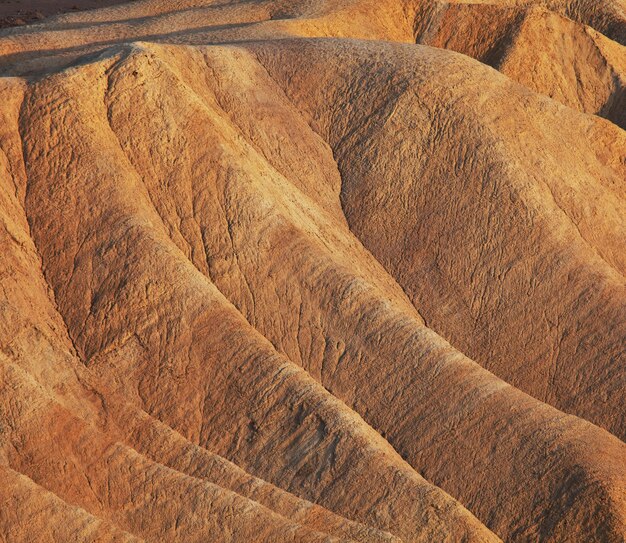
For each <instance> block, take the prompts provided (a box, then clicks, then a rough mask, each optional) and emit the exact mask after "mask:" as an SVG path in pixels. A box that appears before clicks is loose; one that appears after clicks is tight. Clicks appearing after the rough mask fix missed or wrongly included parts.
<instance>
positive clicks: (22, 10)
mask: <svg viewBox="0 0 626 543" xmlns="http://www.w3.org/2000/svg"><path fill="white" fill-rule="evenodd" d="M125 1H127V0H79V1H77V0H0V28H6V27H9V26H21V25H25V24H30V23H33V22H36V21H38V20H41V19H44V18H46V17H50V16H51V15H58V14H60V13H67V12H70V11H84V10H87V9H95V8H102V7H106V6H112V5H114V4H123V3H124V2H125Z"/></svg>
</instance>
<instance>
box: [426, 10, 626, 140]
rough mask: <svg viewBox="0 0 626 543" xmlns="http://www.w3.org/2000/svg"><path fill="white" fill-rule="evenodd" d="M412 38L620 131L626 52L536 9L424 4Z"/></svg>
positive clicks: (624, 122) (625, 99) (625, 106)
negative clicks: (470, 59) (479, 64)
mask: <svg viewBox="0 0 626 543" xmlns="http://www.w3.org/2000/svg"><path fill="white" fill-rule="evenodd" d="M416 40H417V41H418V43H424V44H428V45H433V46H436V47H443V48H446V49H452V50H454V51H458V52H461V53H464V54H466V55H469V56H472V57H474V58H476V59H478V60H480V61H481V62H484V63H486V64H489V65H490V66H493V67H494V68H496V69H498V70H500V71H501V72H502V73H504V74H506V75H508V76H509V77H511V78H512V79H514V80H516V81H518V82H519V83H521V84H523V85H525V86H527V87H528V88H530V89H532V90H534V91H536V92H540V93H542V94H546V95H548V96H550V97H551V98H554V99H556V100H558V101H559V102H561V103H563V104H565V105H567V106H569V107H572V108H575V109H578V110H580V111H584V112H586V113H593V114H596V115H600V116H602V117H605V118H607V119H609V120H611V121H613V122H614V123H615V124H617V125H618V126H621V127H622V128H624V127H625V126H626V117H625V113H624V111H625V110H626V48H625V47H624V46H623V45H620V44H618V43H615V42H613V41H611V40H609V39H608V38H606V37H605V36H603V35H602V34H600V33H599V32H597V31H595V30H593V29H592V28H589V27H587V26H584V25H583V24H580V23H576V22H574V21H571V20H570V19H567V18H566V17H564V16H563V15H560V14H558V13H557V12H554V11H551V10H549V9H547V8H546V7H544V6H543V5H541V4H533V5H531V6H530V7H529V6H527V5H523V6H506V5H505V6H503V5H500V4H497V5H493V4H474V3H467V4H466V3H463V4H461V3H459V4H449V3H443V2H440V3H437V2H435V3H423V4H422V6H421V9H419V10H418V12H417V15H416Z"/></svg>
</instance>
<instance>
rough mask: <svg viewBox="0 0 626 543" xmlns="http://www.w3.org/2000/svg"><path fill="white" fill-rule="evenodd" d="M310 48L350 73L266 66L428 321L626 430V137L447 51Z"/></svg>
mask: <svg viewBox="0 0 626 543" xmlns="http://www.w3.org/2000/svg"><path fill="white" fill-rule="evenodd" d="M309 47H311V48H312V47H315V48H316V60H315V63H316V65H315V64H314V65H313V67H312V73H316V74H317V73H321V70H320V69H321V66H322V65H327V64H328V65H331V66H333V67H336V71H335V70H334V69H327V70H326V71H325V72H324V73H325V74H326V77H325V78H324V80H322V81H321V82H319V81H318V84H317V85H316V86H315V87H312V86H311V83H310V79H309V78H308V76H307V74H306V72H303V73H302V74H301V75H300V76H298V77H296V76H295V74H294V73H293V71H292V70H290V69H289V68H286V69H283V67H282V66H281V62H284V65H285V66H287V67H288V66H289V65H290V62H289V61H290V60H291V58H290V57H287V60H282V56H280V55H277V56H276V58H277V60H273V58H272V55H273V53H272V52H271V51H272V50H271V49H270V50H269V51H270V52H269V53H268V54H267V56H266V57H264V58H265V59H266V60H264V63H267V64H269V65H270V66H271V70H270V72H271V73H272V74H276V77H278V78H280V80H281V81H283V82H284V84H285V85H286V87H285V88H287V91H288V95H289V96H290V97H292V99H294V100H295V101H296V104H297V105H300V106H301V107H303V108H306V109H307V110H308V114H309V118H310V120H311V122H312V123H314V126H315V127H317V129H318V130H319V132H320V133H321V134H322V135H324V137H325V138H327V139H328V140H329V141H330V142H331V145H332V147H333V151H334V156H335V158H336V159H337V161H338V164H339V169H340V172H341V175H342V193H341V198H342V203H343V208H344V211H345V213H346V217H347V218H348V222H349V224H350V227H351V228H352V230H353V231H354V232H355V233H356V235H357V236H358V237H359V238H360V239H361V240H362V241H363V242H364V244H365V246H366V247H368V248H369V249H370V251H371V252H372V253H373V254H374V256H376V257H377V258H378V260H379V261H380V262H381V263H383V265H385V266H386V268H387V269H388V270H389V271H390V272H391V273H392V275H394V277H395V278H396V279H397V280H398V281H399V283H400V285H402V286H403V288H404V290H405V292H406V293H407V294H408V295H409V297H410V298H411V300H412V302H413V303H414V305H415V306H416V307H417V308H418V310H419V311H420V314H421V315H422V317H424V318H425V320H426V322H427V323H428V324H429V326H431V327H432V328H434V329H435V330H437V331H439V332H441V333H442V334H443V335H444V337H446V338H448V339H449V340H450V341H451V342H452V344H453V345H455V346H456V347H458V348H460V349H461V350H462V351H463V352H465V353H468V354H469V355H470V356H471V357H472V358H474V359H476V360H478V361H480V362H481V364H483V365H484V366H486V367H487V368H489V369H491V370H492V371H494V372H495V373H496V374H498V375H499V376H501V377H502V378H504V379H506V380H507V381H509V382H511V383H513V384H515V385H516V386H518V387H519V388H521V389H523V390H525V391H527V392H528V393H529V394H531V395H533V396H534V397H536V398H539V399H541V400H543V401H546V402H548V403H551V404H552V405H555V406H556V407H559V408H561V409H563V410H565V411H567V412H570V413H574V414H577V415H579V416H581V417H584V418H587V419H588V420H591V421H593V422H595V423H596V424H599V425H601V426H604V427H605V428H607V429H608V430H609V431H612V432H613V433H615V434H616V435H617V436H619V437H623V436H624V432H625V431H626V428H625V420H624V411H623V405H624V396H625V393H626V382H625V379H626V377H625V376H624V374H623V371H622V368H623V363H624V359H623V356H624V348H623V347H624V346H623V338H624V334H625V329H624V325H625V322H626V319H625V315H626V310H625V305H624V304H625V287H624V266H625V262H624V260H623V257H624V252H623V250H622V249H623V247H624V246H625V243H626V241H625V235H626V225H625V224H624V217H626V203H625V201H624V191H625V187H624V182H623V180H624V176H625V173H626V168H625V164H624V156H625V155H624V150H625V149H626V138H625V137H624V133H623V132H622V131H620V130H619V129H617V128H615V127H613V126H612V125H610V124H608V123H606V122H601V121H597V120H595V119H594V118H593V117H585V116H580V115H577V114H573V113H572V112H570V111H569V110H566V109H565V108H562V107H560V106H558V105H557V104H555V103H554V102H550V101H548V100H543V99H541V98H538V97H536V96H533V95H531V94H529V93H526V92H524V91H523V89H522V88H521V87H516V86H515V85H513V84H512V83H511V82H510V81H509V80H507V79H506V78H503V77H498V76H496V74H494V72H490V71H489V70H488V69H486V68H485V69H480V68H479V66H476V67H475V68H476V79H475V80H471V79H468V68H467V67H466V66H467V65H466V64H464V61H463V60H462V58H460V57H455V56H451V55H449V54H445V53H438V52H436V51H435V50H424V53H423V54H422V55H421V56H417V55H415V54H414V53H413V51H414V49H413V48H410V47H409V48H407V47H395V48H394V47H391V46H384V47H383V46H377V47H376V48H372V49H371V51H369V56H368V53H365V52H360V51H359V50H358V49H357V50H356V51H358V53H356V52H352V51H351V54H350V55H349V58H350V61H349V62H348V61H346V60H342V61H341V62H337V61H336V60H335V59H336V58H337V55H336V52H335V51H334V50H333V49H332V47H330V46H324V45H323V44H316V45H310V46H309ZM335 47H341V45H340V44H336V45H335ZM364 49H365V51H368V50H367V49H366V48H364ZM384 51H386V53H385V52H384ZM302 54H303V55H305V54H306V53H302ZM385 54H386V55H387V56H393V55H396V56H398V57H399V58H401V59H402V60H403V61H404V64H401V63H400V62H399V61H398V63H397V64H393V63H389V62H388V60H387V57H386V56H385ZM345 58H348V55H347V54H346V55H342V59H345ZM400 66H401V67H400ZM365 73H372V74H375V75H372V76H371V77H369V78H368V84H369V83H370V82H373V81H376V82H377V83H376V84H372V86H371V88H370V87H365V86H364V85H363V83H362V82H363V81H364V79H363V76H362V75H361V74H365ZM434 74H438V75H437V77H438V78H439V80H440V81H441V83H439V81H437V82H436V83H435V82H434V80H433V75H434ZM488 78H491V80H492V81H493V83H492V84H491V85H490V86H489V87H488V88H487V87H486V86H485V84H484V81H485V80H486V79H488ZM287 82H288V83H287ZM440 84H441V85H442V86H440ZM287 85H288V86H287ZM312 89H314V92H311V91H312ZM443 89H452V90H448V91H445V90H443ZM505 100H508V103H509V104H510V107H509V109H508V110H507V112H506V114H505V115H503V114H502V113H501V111H500V110H499V109H498V107H497V105H499V104H502V103H504V101H505ZM556 123H559V126H560V127H561V128H562V131H559V132H558V133H554V131H553V130H552V127H553V126H554V125H555V124H556ZM581 138H584V143H582V145H581ZM469 142H472V143H471V144H470V143H469ZM607 156H610V157H615V159H617V160H615V161H614V162H612V163H607V162H604V160H605V157H607ZM620 157H621V158H620ZM513 330H514V332H512V331H513Z"/></svg>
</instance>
